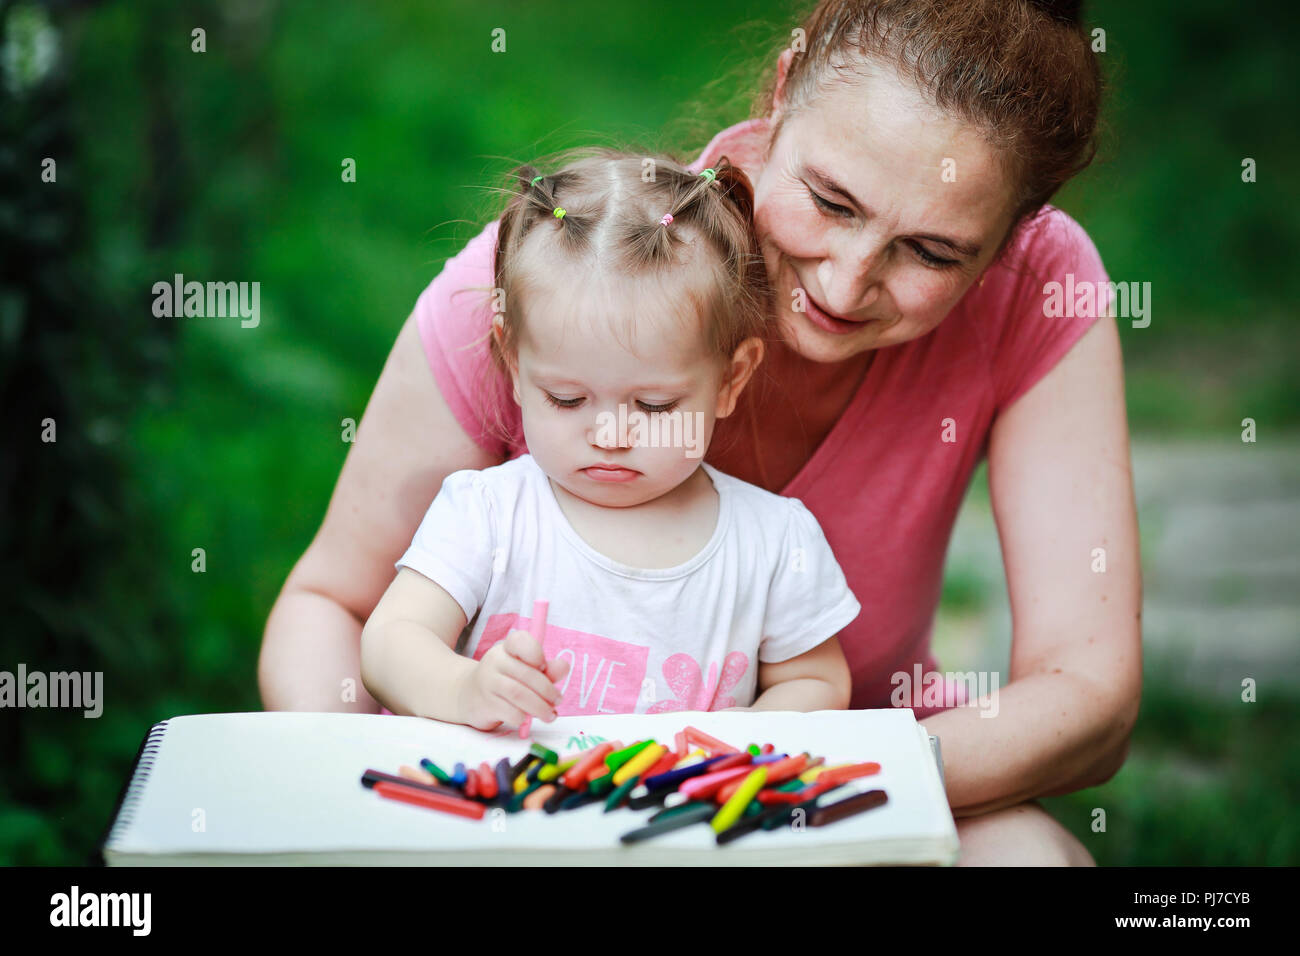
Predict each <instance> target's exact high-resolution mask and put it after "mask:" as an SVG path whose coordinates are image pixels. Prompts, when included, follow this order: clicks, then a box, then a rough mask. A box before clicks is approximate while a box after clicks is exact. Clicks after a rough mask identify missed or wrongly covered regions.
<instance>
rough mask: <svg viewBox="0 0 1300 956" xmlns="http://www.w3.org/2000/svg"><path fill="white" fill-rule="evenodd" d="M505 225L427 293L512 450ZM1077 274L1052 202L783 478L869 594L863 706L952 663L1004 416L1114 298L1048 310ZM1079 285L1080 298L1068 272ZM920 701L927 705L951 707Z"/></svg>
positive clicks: (468, 408)
mask: <svg viewBox="0 0 1300 956" xmlns="http://www.w3.org/2000/svg"><path fill="white" fill-rule="evenodd" d="M763 122H765V121H764V120H748V121H746V122H744V123H739V124H737V125H735V126H732V127H729V128H728V129H726V130H723V131H722V132H721V133H719V134H718V135H717V136H715V137H714V139H713V141H712V142H711V143H710V144H709V145H708V146H707V147H706V148H705V150H704V153H703V154H702V155H701V157H700V159H699V160H697V161H696V163H695V164H694V165H693V166H692V169H693V170H694V171H697V172H698V171H700V170H702V169H703V168H704V164H705V163H706V162H713V161H715V160H716V159H717V158H718V157H719V156H720V155H722V154H723V152H724V151H725V147H726V144H727V142H728V141H729V139H730V137H732V136H735V135H737V134H739V133H743V132H744V131H746V130H747V129H749V128H750V127H751V126H752V125H753V124H755V123H763ZM497 225H498V223H497V222H492V223H489V224H488V226H487V227H486V228H485V229H484V230H483V231H482V232H481V233H480V234H479V235H478V236H477V237H475V238H474V239H472V240H471V241H470V242H469V244H468V245H467V246H466V247H465V248H464V249H463V250H462V251H461V252H460V253H459V254H458V255H456V256H455V257H454V258H452V259H451V260H449V261H448V262H447V264H446V265H445V266H444V267H443V270H442V273H441V274H440V275H439V276H438V277H437V278H436V279H434V280H433V281H432V282H431V283H430V284H429V286H428V288H426V289H425V290H424V292H423V293H422V294H421V295H420V297H419V300H418V301H417V302H416V305H415V318H416V324H417V326H418V328H419V332H420V338H421V341H422V342H423V344H424V351H425V354H426V356H427V357H428V360H429V366H430V368H431V369H432V371H433V374H434V377H435V378H436V380H437V383H438V387H439V388H440V389H441V391H442V395H443V397H444V398H445V399H446V401H447V404H448V406H449V407H450V408H451V411H452V413H453V414H454V415H455V416H456V419H457V420H458V421H459V422H460V424H461V426H462V427H463V428H464V429H465V431H466V433H467V434H468V435H470V436H471V437H472V438H473V439H474V440H475V441H476V442H477V443H478V444H479V445H481V446H482V447H483V448H484V449H485V450H486V451H488V452H489V453H491V454H492V455H494V456H496V457H499V458H500V459H501V460H503V461H504V460H507V459H512V458H515V457H517V456H518V455H520V454H522V453H524V452H525V451H527V446H526V445H525V444H524V437H523V428H522V423H521V420H520V415H519V408H518V406H517V405H515V403H514V401H513V399H512V396H511V389H510V385H509V382H508V381H507V380H506V379H505V378H504V377H502V376H500V375H498V374H497V372H496V371H495V369H494V367H493V365H492V362H491V359H490V357H489V354H488V350H487V338H486V336H487V334H488V329H489V327H490V323H491V318H492V312H491V302H490V298H489V294H490V293H489V292H484V291H479V290H481V289H486V290H490V289H491V287H492V285H493V258H494V255H495V245H496V233H497ZM1068 275H1072V276H1073V280H1072V281H1073V283H1074V288H1075V289H1079V288H1082V286H1081V285H1080V283H1098V284H1099V285H1095V286H1093V289H1094V290H1099V289H1104V288H1106V286H1105V285H1104V283H1106V281H1107V276H1106V271H1105V268H1104V267H1103V266H1102V262H1101V258H1100V256H1099V255H1098V254H1097V250H1096V248H1095V247H1094V245H1093V243H1092V241H1091V240H1090V239H1089V238H1088V235H1087V233H1085V232H1084V231H1083V228H1082V227H1081V226H1079V224H1078V223H1076V222H1075V221H1074V220H1073V219H1071V218H1070V217H1069V216H1068V215H1066V214H1065V213H1064V212H1062V211H1061V210H1059V209H1055V208H1053V207H1048V208H1047V210H1046V211H1045V212H1044V213H1043V214H1042V215H1041V216H1040V217H1038V218H1037V219H1036V220H1035V221H1034V222H1032V223H1030V224H1029V226H1028V227H1027V228H1025V229H1024V230H1022V232H1021V235H1020V236H1019V237H1018V238H1017V240H1016V241H1014V242H1013V244H1012V245H1010V246H1009V247H1008V249H1007V251H1006V253H1005V254H1004V255H1003V256H1002V257H1001V258H1000V259H999V261H998V262H997V263H995V264H994V265H993V266H991V267H990V268H989V269H988V270H987V271H986V272H985V276H984V282H983V285H979V284H975V285H972V286H971V288H970V290H969V291H968V292H967V293H966V295H965V296H963V297H962V299H961V300H960V301H959V302H958V303H957V305H956V306H955V307H954V309H953V311H952V312H950V313H949V314H948V316H947V317H945V318H944V320H943V321H942V322H941V323H940V324H939V325H938V326H937V327H936V328H935V329H933V330H932V331H930V332H928V333H927V334H925V335H923V336H921V337H920V338H917V339H914V340H912V341H910V342H905V343H903V344H902V345H896V346H891V347H889V348H883V349H881V350H880V351H879V353H878V354H877V355H876V356H875V357H874V358H873V360H872V362H871V365H870V366H869V367H868V371H867V375H866V377H865V379H864V380H863V382H862V384H861V386H860V387H859V388H858V391H857V393H856V395H855V396H854V398H853V399H852V401H851V402H850V403H849V406H848V407H847V408H846V409H845V411H844V413H843V415H842V416H841V418H840V420H839V421H838V422H837V423H836V424H835V426H834V427H833V428H832V429H831V431H830V433H829V434H828V435H827V436H826V438H825V440H824V441H823V442H822V443H821V445H819V446H818V448H817V450H816V451H815V452H814V453H813V455H812V457H811V458H810V459H809V460H808V461H807V462H806V463H805V464H804V466H803V468H802V469H801V470H800V471H799V473H798V474H797V475H795V477H794V479H793V480H791V482H790V483H789V484H788V485H786V486H785V487H784V488H782V489H780V491H779V493H780V494H782V495H786V496H788V497H792V498H798V499H800V500H801V501H802V502H803V503H804V505H805V506H806V507H807V508H808V510H809V511H811V512H812V513H813V515H814V516H815V517H816V518H817V520H818V521H819V522H820V523H821V526H822V530H823V531H824V533H825V535H826V539H827V540H828V541H829V542H830V545H831V548H832V550H833V551H834V553H835V557H836V558H837V559H838V560H839V563H840V565H841V567H842V568H843V570H844V574H845V576H846V578H847V579H848V583H849V587H850V588H851V589H852V590H853V593H854V595H856V597H857V599H858V601H859V602H860V603H861V605H862V612H861V613H860V614H859V615H858V617H857V619H856V620H854V621H853V623H851V624H850V625H849V626H848V627H847V628H845V629H844V630H843V631H842V632H841V633H840V642H841V644H842V646H843V648H844V653H845V655H846V656H847V658H848V662H849V666H850V668H851V669H852V671H853V698H852V703H851V705H850V706H852V707H853V708H863V707H887V706H890V692H891V691H892V690H893V688H894V686H895V684H896V683H897V681H896V680H891V678H892V676H893V675H895V674H897V673H900V672H901V673H906V674H907V675H908V676H909V678H911V676H912V675H913V668H914V665H916V664H918V663H919V664H921V666H922V670H923V672H925V673H929V672H931V671H934V670H937V669H938V665H937V663H936V662H935V660H934V658H933V656H932V655H931V654H930V634H931V628H932V626H933V623H934V614H935V609H936V607H937V606H938V602H939V592H940V589H941V586H942V583H943V562H944V555H945V553H946V551H947V548H948V542H949V538H950V537H951V534H952V527H953V523H954V521H955V520H956V516H957V512H958V509H959V507H960V505H961V502H962V498H963V496H964V494H965V492H966V488H967V485H968V484H969V481H970V476H971V473H972V471H973V470H974V468H975V466H976V465H977V464H978V463H979V461H980V460H981V459H982V458H983V457H984V455H985V453H986V451H987V444H988V435H989V429H990V427H991V425H992V423H993V420H994V419H995V418H996V417H997V415H998V414H999V413H1000V412H1002V411H1005V410H1006V409H1007V408H1009V407H1010V406H1011V404H1012V403H1013V402H1014V401H1015V400H1016V399H1017V398H1019V397H1020V396H1021V395H1023V394H1024V393H1025V392H1026V391H1027V390H1028V389H1029V388H1030V387H1032V386H1033V385H1034V383H1036V382H1037V381H1038V380H1039V379H1040V378H1042V377H1043V375H1045V374H1046V373H1047V372H1048V371H1049V370H1050V369H1051V368H1052V367H1053V366H1054V365H1056V363H1057V362H1058V361H1060V359H1061V357H1062V356H1064V355H1065V353H1066V352H1068V351H1069V349H1070V347H1071V346H1072V345H1074V343H1075V342H1076V341H1078V339H1079V338H1080V337H1081V336H1082V335H1083V334H1084V332H1086V331H1087V330H1088V329H1089V328H1090V327H1091V325H1092V323H1093V322H1094V321H1095V320H1096V319H1095V316H1096V315H1097V314H1098V313H1099V312H1100V311H1101V309H1099V308H1094V309H1087V310H1084V311H1087V312H1088V313H1089V314H1088V315H1087V316H1081V317H1077V318H1075V317H1071V318H1047V317H1045V315H1044V312H1045V309H1044V301H1045V298H1046V296H1045V292H1044V285H1045V284H1046V283H1048V282H1051V281H1058V282H1061V283H1063V284H1066V283H1069V282H1070V281H1071V280H1069V279H1067V276H1068ZM473 287H479V289H474V288H473ZM1065 291H1066V294H1067V299H1068V301H1071V302H1072V301H1074V299H1073V297H1072V296H1070V295H1069V292H1070V287H1069V286H1068V285H1067V286H1066V290H1065ZM792 387H793V386H792ZM796 397H797V396H796ZM948 419H951V420H952V423H951V425H949V424H948V422H947V420H948ZM500 431H504V433H505V435H506V436H508V438H506V437H503V436H502V435H501V434H498V432H500ZM945 432H946V434H945ZM953 437H955V440H954V441H946V440H944V439H945V438H953ZM738 440H740V439H739V438H738ZM914 709H915V710H916V711H917V716H918V717H921V716H924V715H925V714H927V713H930V712H932V711H933V710H935V709H941V708H923V707H916V708H914Z"/></svg>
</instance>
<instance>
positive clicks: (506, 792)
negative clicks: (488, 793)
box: [496, 757, 515, 807]
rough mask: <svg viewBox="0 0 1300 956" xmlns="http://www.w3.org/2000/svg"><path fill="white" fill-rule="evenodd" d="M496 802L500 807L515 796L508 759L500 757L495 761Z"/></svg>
mask: <svg viewBox="0 0 1300 956" xmlns="http://www.w3.org/2000/svg"><path fill="white" fill-rule="evenodd" d="M496 769H497V802H498V803H500V804H501V806H503V807H504V806H506V805H508V804H509V803H510V799H511V797H513V796H514V795H515V782H514V779H513V778H512V777H511V776H510V758H508V757H502V758H501V759H500V760H498V761H497V768H496Z"/></svg>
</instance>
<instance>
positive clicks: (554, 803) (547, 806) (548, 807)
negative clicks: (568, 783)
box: [542, 786, 581, 813]
mask: <svg viewBox="0 0 1300 956" xmlns="http://www.w3.org/2000/svg"><path fill="white" fill-rule="evenodd" d="M580 792H581V791H579V790H571V789H569V788H568V787H564V786H560V787H556V788H555V792H554V793H553V794H551V795H550V796H549V797H547V798H546V802H545V803H543V804H542V809H543V810H545V811H546V812H547V813H558V812H559V810H560V804H562V803H563V802H564V801H565V800H567V799H569V797H571V796H573V795H574V794H575V793H580Z"/></svg>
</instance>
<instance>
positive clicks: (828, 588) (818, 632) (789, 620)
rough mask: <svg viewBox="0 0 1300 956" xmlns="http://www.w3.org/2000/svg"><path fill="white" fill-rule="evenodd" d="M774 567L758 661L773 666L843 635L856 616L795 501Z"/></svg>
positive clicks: (856, 607)
mask: <svg viewBox="0 0 1300 956" xmlns="http://www.w3.org/2000/svg"><path fill="white" fill-rule="evenodd" d="M787 500H788V501H789V502H790V513H789V522H788V524H787V526H786V535H785V544H784V546H783V548H782V553H781V555H780V562H779V564H778V565H777V567H776V570H775V572H774V573H773V575H772V583H771V586H770V587H769V589H768V595H767V614H766V616H765V618H764V621H763V641H762V644H761V645H760V646H759V649H758V659H759V660H760V661H762V662H764V663H766V664H776V663H780V662H781V661H788V660H789V659H790V658H792V657H798V656H799V655H800V654H803V653H804V652H806V651H810V650H812V649H813V648H814V647H816V646H817V645H818V644H821V643H822V642H823V641H826V640H828V639H830V638H832V637H834V636H835V635H836V634H838V633H839V632H840V631H841V630H843V629H844V628H845V627H846V626H847V625H848V624H849V623H850V622H851V621H852V620H853V619H854V618H856V617H857V616H858V612H859V611H861V610H862V605H861V604H859V603H858V599H857V598H856V597H854V596H853V592H852V591H851V590H849V585H848V582H847V581H846V580H845V578H844V571H843V570H841V568H840V565H839V562H838V561H836V560H835V555H834V554H833V553H832V552H831V546H830V544H829V543H828V542H827V541H826V536H825V535H824V534H823V533H822V529H821V525H819V524H818V523H817V519H816V518H814V517H813V515H812V512H810V511H809V510H808V509H807V508H806V507H805V506H804V504H803V502H802V501H799V500H798V499H797V498H790V499H787Z"/></svg>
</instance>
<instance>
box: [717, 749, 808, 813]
mask: <svg viewBox="0 0 1300 956" xmlns="http://www.w3.org/2000/svg"><path fill="white" fill-rule="evenodd" d="M807 761H808V755H807V754H797V755H796V756H794V757H787V758H786V759H784V760H778V761H777V762H776V763H771V764H764V766H766V767H767V783H765V784H763V786H764V787H768V788H771V787H775V786H776V785H777V784H779V783H785V782H786V781H788V780H791V779H793V778H794V777H796V776H798V775H799V773H800V772H801V771H803V770H804V769H805V768H806V765H807ZM741 782H742V781H739V780H733V781H732V782H731V783H729V784H727V785H726V786H724V787H723V788H722V789H721V790H719V791H718V795H717V799H719V800H721V801H723V802H726V801H727V800H730V799H731V795H732V794H734V793H735V792H736V791H737V790H738V789H740V785H741ZM802 786H803V784H802V783H800V787H802ZM792 789H793V788H792Z"/></svg>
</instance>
